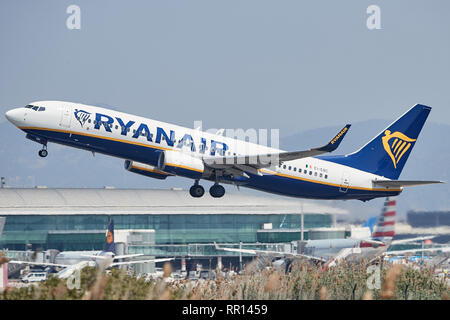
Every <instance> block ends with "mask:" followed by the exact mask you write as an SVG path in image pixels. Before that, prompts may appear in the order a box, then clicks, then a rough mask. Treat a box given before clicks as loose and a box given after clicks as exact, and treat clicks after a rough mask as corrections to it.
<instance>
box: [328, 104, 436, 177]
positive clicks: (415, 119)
mask: <svg viewBox="0 0 450 320" xmlns="http://www.w3.org/2000/svg"><path fill="white" fill-rule="evenodd" d="M430 111H431V107H428V106H425V105H422V104H416V105H415V106H414V107H412V108H411V109H409V110H408V111H407V112H406V113H404V114H403V115H402V116H401V117H400V118H398V119H397V120H395V121H394V122H393V123H392V124H390V125H389V126H388V127H387V128H386V129H384V130H383V131H381V132H380V133H379V134H378V135H377V136H376V137H375V138H373V139H372V140H371V141H370V142H368V143H367V144H366V145H364V146H363V147H362V148H360V149H359V150H357V151H356V152H354V153H351V154H348V155H346V156H345V157H340V158H337V159H333V158H332V157H330V159H327V160H329V161H333V162H338V163H341V164H344V165H347V166H349V167H352V168H356V169H359V170H362V171H366V172H370V173H373V174H376V175H379V176H383V177H385V178H388V179H393V180H396V179H398V177H399V176H400V173H401V172H402V170H403V167H404V165H405V163H406V160H407V159H408V156H409V155H410V153H411V151H412V149H413V147H414V145H415V143H416V141H417V138H418V137H419V133H420V131H421V130H422V127H423V125H424V124H425V121H426V120H427V117H428V115H429V113H430ZM323 158H324V159H326V157H323Z"/></svg>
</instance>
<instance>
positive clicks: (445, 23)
mask: <svg viewBox="0 0 450 320" xmlns="http://www.w3.org/2000/svg"><path fill="white" fill-rule="evenodd" d="M71 4H76V5H78V6H79V7H80V9H81V29H80V30H69V29H67V27H66V20H67V18H68V16H69V14H67V13H66V9H67V7H68V6H69V5H71ZM371 4H376V5H378V6H379V7H380V9H381V27H382V29H381V30H369V29H368V28H367V27H366V19H367V17H368V14H367V13H366V9H367V7H368V6H369V5H371ZM448 12H450V2H449V1H363V0H354V1H261V0H253V1H249V0H246V1H210V0H205V1H192V0H191V1H75V0H71V1H56V0H55V1H8V0H6V1H1V3H0V43H1V51H0V70H1V72H0V93H1V94H0V112H2V113H4V112H5V111H6V110H8V109H10V108H12V107H16V106H22V105H25V104H27V103H28V102H30V101H35V100H44V99H49V100H69V101H74V102H82V103H89V104H101V105H105V106H114V107H115V108H117V109H120V110H121V111H125V112H129V113H135V114H139V115H143V116H147V117H150V118H154V119H158V120H163V121H169V122H174V123H177V124H180V125H185V126H190V127H192V126H193V122H194V120H203V125H204V128H210V127H213V128H223V127H225V128H280V129H281V132H280V134H281V136H286V135H290V134H294V133H296V132H299V131H302V130H306V129H312V128H316V127H322V126H328V125H341V124H345V123H348V122H356V121H362V120H366V119H371V118H383V119H393V118H396V117H397V116H398V115H400V114H401V113H403V112H404V111H405V110H406V109H407V108H408V107H410V106H411V105H413V104H415V103H417V102H420V103H423V104H427V105H430V106H432V107H433V112H432V113H431V115H430V118H429V121H434V122H441V123H446V124H450V97H449V88H450V81H449V80H450V79H449V78H450V36H449V33H450V19H448ZM1 121H5V120H4V117H2V120H1Z"/></svg>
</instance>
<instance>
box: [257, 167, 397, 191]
mask: <svg viewBox="0 0 450 320" xmlns="http://www.w3.org/2000/svg"><path fill="white" fill-rule="evenodd" d="M259 170H260V171H262V172H265V173H268V174H274V175H277V176H281V177H285V178H290V179H296V180H302V181H307V182H312V183H318V184H324V185H328V186H332V187H338V188H340V187H342V185H340V184H336V183H331V182H326V181H318V180H311V179H306V178H301V177H296V176H291V175H289V174H285V173H279V172H275V171H270V170H266V169H259ZM345 187H347V186H345ZM348 188H349V189H355V190H366V191H402V190H401V189H382V188H364V187H353V186H348Z"/></svg>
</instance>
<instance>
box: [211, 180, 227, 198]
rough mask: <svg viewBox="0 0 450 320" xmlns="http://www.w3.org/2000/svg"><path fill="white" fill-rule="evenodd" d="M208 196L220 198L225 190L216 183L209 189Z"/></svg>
mask: <svg viewBox="0 0 450 320" xmlns="http://www.w3.org/2000/svg"><path fill="white" fill-rule="evenodd" d="M209 194H210V195H211V197H213V198H221V197H223V195H224V194H225V188H224V187H223V186H221V185H220V184H218V183H215V184H214V185H213V186H212V187H211V188H209Z"/></svg>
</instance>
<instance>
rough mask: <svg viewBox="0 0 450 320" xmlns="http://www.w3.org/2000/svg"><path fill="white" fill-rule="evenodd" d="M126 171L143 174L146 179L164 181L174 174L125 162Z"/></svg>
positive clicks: (138, 163) (148, 166) (137, 163)
mask: <svg viewBox="0 0 450 320" xmlns="http://www.w3.org/2000/svg"><path fill="white" fill-rule="evenodd" d="M125 170H127V171H130V172H134V173H137V174H141V175H143V176H146V177H150V178H155V179H161V180H164V179H166V178H167V177H168V176H172V175H173V174H171V173H167V172H164V171H162V170H158V168H156V167H154V166H151V165H148V164H145V163H140V162H136V161H131V160H125Z"/></svg>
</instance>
